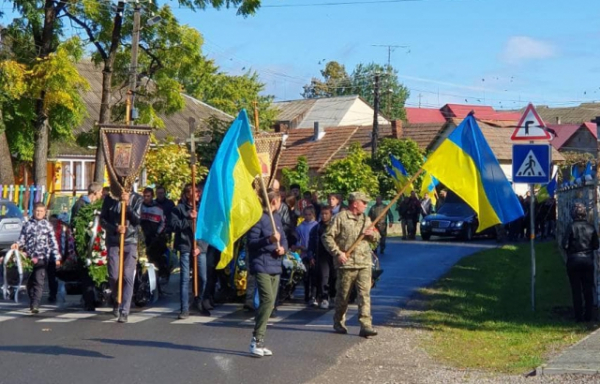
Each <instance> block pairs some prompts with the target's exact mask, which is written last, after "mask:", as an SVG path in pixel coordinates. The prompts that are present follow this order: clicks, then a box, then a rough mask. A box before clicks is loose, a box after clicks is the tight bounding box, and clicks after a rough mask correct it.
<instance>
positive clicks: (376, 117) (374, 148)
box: [371, 73, 379, 158]
mask: <svg viewBox="0 0 600 384" xmlns="http://www.w3.org/2000/svg"><path fill="white" fill-rule="evenodd" d="M374 93H375V95H374V101H373V110H374V112H373V135H372V142H371V158H375V152H377V142H378V141H379V73H376V74H375V90H374Z"/></svg>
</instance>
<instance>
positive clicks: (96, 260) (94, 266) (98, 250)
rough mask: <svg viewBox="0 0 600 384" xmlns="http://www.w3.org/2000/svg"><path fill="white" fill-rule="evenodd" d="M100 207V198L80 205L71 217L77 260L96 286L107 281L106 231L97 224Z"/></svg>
mask: <svg viewBox="0 0 600 384" xmlns="http://www.w3.org/2000/svg"><path fill="white" fill-rule="evenodd" d="M101 208H102V200H98V201H96V202H94V203H92V204H88V205H85V206H83V207H81V208H80V209H79V212H77V216H76V217H75V218H73V228H74V229H73V231H74V238H75V249H76V251H77V255H78V258H79V261H80V262H81V264H82V266H83V267H84V268H86V269H87V270H88V274H89V275H90V277H91V278H92V280H93V281H94V283H95V284H96V286H100V284H102V283H105V282H107V281H108V268H107V265H106V264H107V260H106V257H107V254H108V252H107V250H106V244H105V240H106V232H105V231H104V230H103V229H102V227H101V226H100V224H99V215H100V210H101ZM92 236H93V237H94V238H93V239H92ZM90 243H91V249H89V247H90Z"/></svg>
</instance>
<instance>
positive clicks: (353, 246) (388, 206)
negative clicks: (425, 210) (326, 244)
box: [346, 168, 424, 256]
mask: <svg viewBox="0 0 600 384" xmlns="http://www.w3.org/2000/svg"><path fill="white" fill-rule="evenodd" d="M423 171H424V169H423V168H420V169H419V170H418V171H417V173H415V174H414V175H413V177H411V178H410V180H409V181H408V183H406V184H405V185H404V186H403V187H402V188H400V190H399V191H398V194H396V196H395V197H394V198H393V199H392V201H390V203H389V204H388V205H386V207H385V208H384V209H383V211H381V213H380V214H379V216H377V217H376V218H375V220H373V222H372V223H371V226H370V227H369V228H375V226H376V225H377V223H378V222H380V221H381V219H383V218H384V217H385V215H386V214H387V212H388V211H389V210H390V208H391V207H392V205H394V203H395V202H396V201H398V199H400V196H402V194H403V193H404V191H406V189H407V188H408V186H409V185H412V183H414V182H415V180H417V177H419V175H420V174H421V173H423ZM364 238H365V235H364V233H361V234H360V236H359V237H358V239H356V241H355V242H354V243H353V244H352V246H351V247H350V248H349V249H348V250H347V251H346V256H349V255H350V254H351V253H352V252H354V250H355V249H356V247H358V244H360V242H361V241H362V240H363V239H364Z"/></svg>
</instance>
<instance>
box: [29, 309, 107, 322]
mask: <svg viewBox="0 0 600 384" xmlns="http://www.w3.org/2000/svg"><path fill="white" fill-rule="evenodd" d="M94 316H98V314H97V313H90V312H73V313H64V314H62V315H58V316H56V317H47V318H45V319H42V320H38V321H37V323H71V322H73V321H77V320H79V319H88V318H90V317H94Z"/></svg>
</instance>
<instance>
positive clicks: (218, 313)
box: [171, 304, 242, 325]
mask: <svg viewBox="0 0 600 384" xmlns="http://www.w3.org/2000/svg"><path fill="white" fill-rule="evenodd" d="M240 309H242V305H240V304H224V305H220V306H218V307H217V308H215V309H213V310H211V311H210V316H200V315H190V317H188V318H187V319H178V320H175V321H172V322H171V324H178V325H181V324H184V325H186V324H187V325H190V324H208V323H212V322H213V321H217V320H225V319H223V317H225V316H228V315H231V314H232V313H235V312H237V311H239V310H240Z"/></svg>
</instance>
